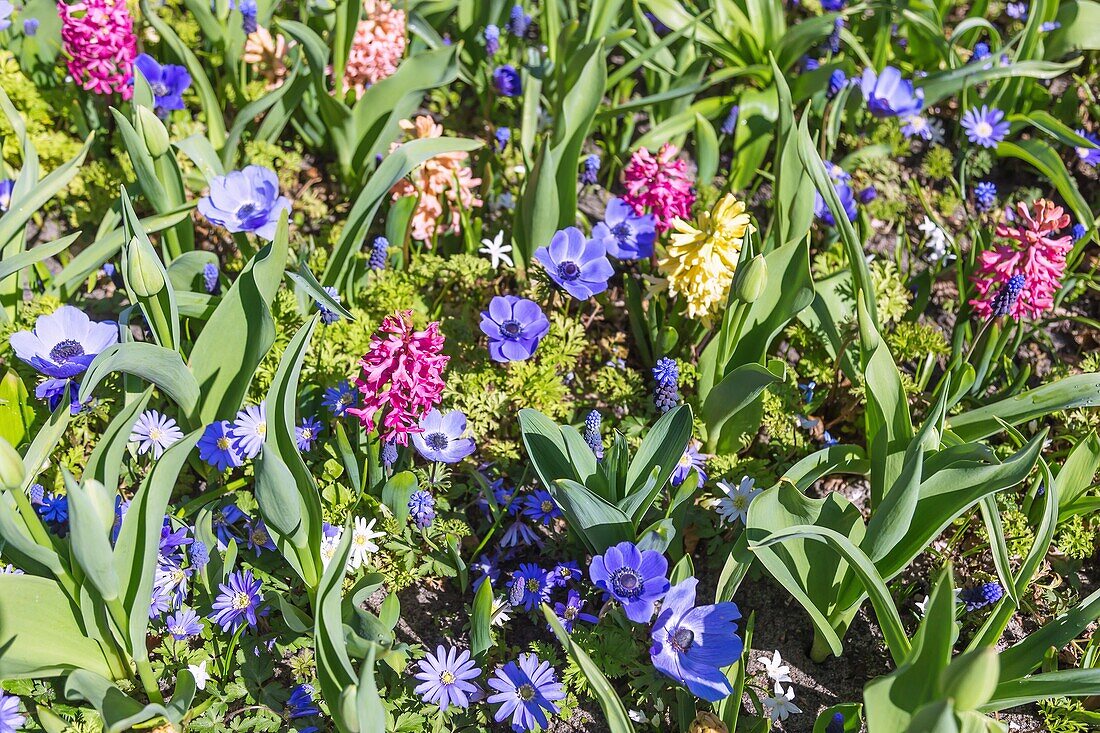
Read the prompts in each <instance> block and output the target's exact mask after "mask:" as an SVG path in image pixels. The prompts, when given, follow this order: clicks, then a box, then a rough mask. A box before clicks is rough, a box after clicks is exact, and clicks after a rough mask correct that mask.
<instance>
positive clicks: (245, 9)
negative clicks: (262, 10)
mask: <svg viewBox="0 0 1100 733" xmlns="http://www.w3.org/2000/svg"><path fill="white" fill-rule="evenodd" d="M238 7H239V9H240V11H241V27H242V28H243V29H244V32H245V34H246V35H247V34H249V33H255V32H256V28H257V27H259V23H258V22H257V21H256V13H257V12H258V10H259V8H257V7H256V0H240V5H239V6H238Z"/></svg>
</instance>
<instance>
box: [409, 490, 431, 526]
mask: <svg viewBox="0 0 1100 733" xmlns="http://www.w3.org/2000/svg"><path fill="white" fill-rule="evenodd" d="M409 517H410V518H411V519H412V521H413V524H415V525H416V526H417V527H419V528H420V529H427V528H428V527H430V526H432V522H434V521H435V497H433V496H432V495H431V494H430V493H429V492H428V491H426V490H424V489H420V490H419V491H415V492H413V495H412V496H411V497H409Z"/></svg>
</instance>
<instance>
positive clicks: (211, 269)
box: [202, 262, 221, 295]
mask: <svg viewBox="0 0 1100 733" xmlns="http://www.w3.org/2000/svg"><path fill="white" fill-rule="evenodd" d="M202 285H203V287H204V288H206V292H208V293H210V294H211V295H217V294H218V291H219V290H221V282H220V281H219V278H218V265H217V264H216V263H214V262H207V263H206V264H205V265H203V266H202Z"/></svg>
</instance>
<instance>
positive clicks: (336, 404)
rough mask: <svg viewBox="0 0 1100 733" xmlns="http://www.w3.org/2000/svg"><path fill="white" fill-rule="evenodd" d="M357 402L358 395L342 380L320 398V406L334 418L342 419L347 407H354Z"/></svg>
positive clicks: (349, 384)
mask: <svg viewBox="0 0 1100 733" xmlns="http://www.w3.org/2000/svg"><path fill="white" fill-rule="evenodd" d="M358 402H359V395H358V394H356V392H355V389H354V388H353V387H352V386H351V383H350V382H348V380H346V379H345V380H343V381H341V382H340V383H339V384H337V385H336V386H335V387H329V388H328V389H326V390H325V394H324V395H323V396H322V397H321V404H322V405H324V406H325V407H327V408H328V409H329V412H331V413H332V414H333V416H334V417H343V416H344V413H346V412H347V411H348V408H349V407H355V405H356V404H358Z"/></svg>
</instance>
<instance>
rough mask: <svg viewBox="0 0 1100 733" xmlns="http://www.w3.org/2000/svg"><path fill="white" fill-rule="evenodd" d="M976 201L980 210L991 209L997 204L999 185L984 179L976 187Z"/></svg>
mask: <svg viewBox="0 0 1100 733" xmlns="http://www.w3.org/2000/svg"><path fill="white" fill-rule="evenodd" d="M974 201H975V202H976V203H977V204H978V210H979V211H989V210H990V209H992V208H993V207H994V206H996V205H997V186H996V184H994V183H993V182H992V181H982V182H981V183H979V184H978V185H977V186H975V187H974Z"/></svg>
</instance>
